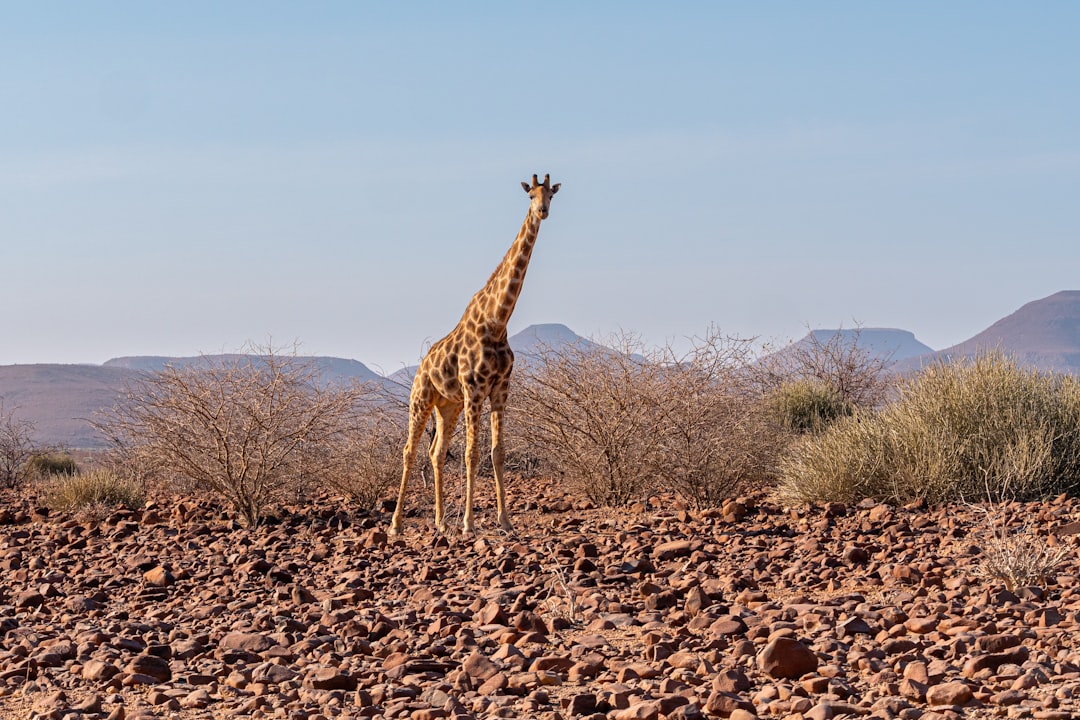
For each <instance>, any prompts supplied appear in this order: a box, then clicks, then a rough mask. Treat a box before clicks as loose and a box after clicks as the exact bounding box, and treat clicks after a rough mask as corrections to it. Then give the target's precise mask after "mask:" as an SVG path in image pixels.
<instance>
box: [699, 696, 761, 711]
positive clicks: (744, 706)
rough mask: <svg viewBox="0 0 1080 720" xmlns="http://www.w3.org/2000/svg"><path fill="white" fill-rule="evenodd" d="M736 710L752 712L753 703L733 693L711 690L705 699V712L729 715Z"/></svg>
mask: <svg viewBox="0 0 1080 720" xmlns="http://www.w3.org/2000/svg"><path fill="white" fill-rule="evenodd" d="M736 710H743V711H745V712H750V713H752V712H754V704H753V703H752V702H750V701H749V700H747V699H746V698H743V697H740V696H738V695H735V694H733V693H723V692H715V691H714V692H712V693H710V694H709V698H708V699H707V700H706V701H705V712H707V713H709V714H710V715H719V716H720V717H730V716H731V714H732V713H734V712H735V711H736Z"/></svg>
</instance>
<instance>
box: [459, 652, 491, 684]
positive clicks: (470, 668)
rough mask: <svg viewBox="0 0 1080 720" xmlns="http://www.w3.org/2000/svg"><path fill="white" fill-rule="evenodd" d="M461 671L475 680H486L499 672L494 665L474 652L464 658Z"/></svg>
mask: <svg viewBox="0 0 1080 720" xmlns="http://www.w3.org/2000/svg"><path fill="white" fill-rule="evenodd" d="M461 669H462V670H464V671H465V673H466V674H467V675H468V676H469V677H471V678H475V679H477V680H487V679H488V678H491V677H493V676H494V675H496V674H497V673H498V672H499V667H498V666H497V665H496V664H495V663H493V662H492V661H491V660H489V659H488V658H486V657H484V656H483V655H481V654H480V653H478V652H474V653H473V654H471V655H469V657H467V658H465V662H463V663H462V664H461Z"/></svg>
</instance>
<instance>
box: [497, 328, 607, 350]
mask: <svg viewBox="0 0 1080 720" xmlns="http://www.w3.org/2000/svg"><path fill="white" fill-rule="evenodd" d="M569 346H577V347H579V348H582V349H589V348H594V347H597V344H596V343H594V342H593V341H592V340H588V339H587V338H583V337H581V336H580V335H578V334H577V333H575V332H574V331H573V330H571V329H570V328H568V327H566V326H565V325H561V324H559V323H546V324H540V325H530V326H529V327H527V328H525V329H524V330H522V331H521V332H519V333H517V334H516V335H513V336H512V337H511V338H510V348H511V349H512V350H513V351H514V355H515V356H517V357H521V356H524V357H537V356H539V355H543V354H544V352H547V351H558V350H559V349H560V348H564V347H569Z"/></svg>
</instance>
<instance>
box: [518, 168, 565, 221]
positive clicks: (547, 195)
mask: <svg viewBox="0 0 1080 720" xmlns="http://www.w3.org/2000/svg"><path fill="white" fill-rule="evenodd" d="M521 187H523V188H525V192H527V193H529V199H530V200H532V205H531V206H530V208H531V212H534V213H536V215H537V216H538V217H539V218H540V219H541V220H543V219H545V218H546V217H547V216H548V210H549V209H551V196H552V195H554V194H555V193H557V192H559V183H555V184H554V185H552V184H551V176H550V175H545V176H544V182H543V183H541V182H540V181H539V180H537V178H536V176H535V175H533V179H532V185H529V183H527V182H523V183H521Z"/></svg>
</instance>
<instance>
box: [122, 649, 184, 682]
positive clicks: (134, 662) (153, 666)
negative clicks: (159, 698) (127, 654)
mask: <svg viewBox="0 0 1080 720" xmlns="http://www.w3.org/2000/svg"><path fill="white" fill-rule="evenodd" d="M124 672H126V673H128V674H129V675H149V676H150V677H152V678H154V679H155V680H157V681H158V682H168V681H169V680H172V669H171V668H170V667H169V662H168V661H167V660H165V659H164V658H159V657H157V656H156V655H136V656H135V657H133V658H132V659H131V662H129V663H128V664H127V665H126V666H125V667H124Z"/></svg>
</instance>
